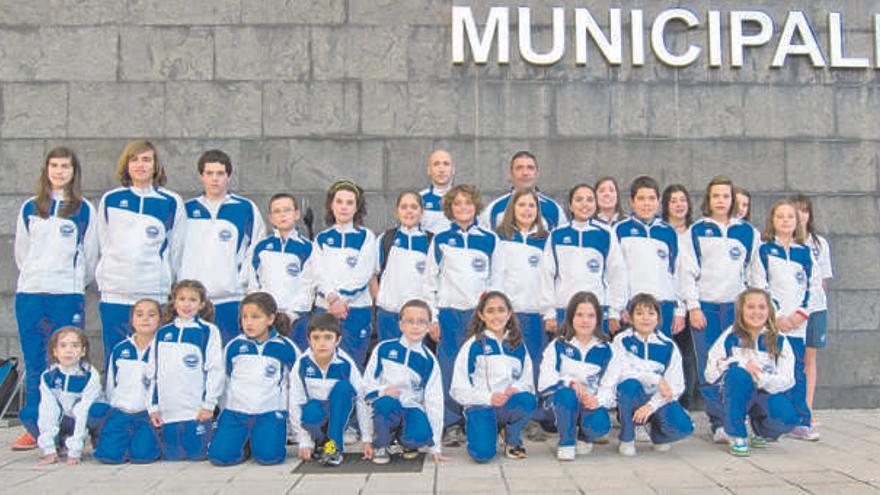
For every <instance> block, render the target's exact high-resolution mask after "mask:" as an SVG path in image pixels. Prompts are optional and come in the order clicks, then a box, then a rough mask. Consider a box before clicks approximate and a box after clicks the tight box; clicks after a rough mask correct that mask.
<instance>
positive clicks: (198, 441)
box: [162, 420, 213, 461]
mask: <svg viewBox="0 0 880 495" xmlns="http://www.w3.org/2000/svg"><path fill="white" fill-rule="evenodd" d="M212 435H213V425H212V422H211V421H204V422H201V421H196V420H191V421H177V422H175V423H165V424H163V425H162V460H163V461H203V460H205V459H206V458H207V457H208V444H209V443H210V442H211V436H212Z"/></svg>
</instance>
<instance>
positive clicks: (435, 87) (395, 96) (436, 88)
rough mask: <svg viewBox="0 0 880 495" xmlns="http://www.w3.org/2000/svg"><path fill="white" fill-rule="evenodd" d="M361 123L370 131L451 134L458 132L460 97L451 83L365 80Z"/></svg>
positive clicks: (375, 133)
mask: <svg viewBox="0 0 880 495" xmlns="http://www.w3.org/2000/svg"><path fill="white" fill-rule="evenodd" d="M362 91H363V96H362V102H363V103H362V105H363V106H362V109H361V127H362V132H363V133H364V134H366V135H379V136H384V135H392V136H402V137H409V136H412V137H447V136H451V135H454V134H456V132H457V126H456V124H457V117H458V112H459V108H460V107H461V106H462V105H465V106H466V105H468V104H470V103H469V102H470V101H472V100H467V101H468V103H464V102H462V101H459V99H458V97H457V94H456V87H455V85H453V84H449V83H441V82H438V83H434V84H430V83H422V82H417V83H410V84H406V83H394V82H364V83H363V86H362Z"/></svg>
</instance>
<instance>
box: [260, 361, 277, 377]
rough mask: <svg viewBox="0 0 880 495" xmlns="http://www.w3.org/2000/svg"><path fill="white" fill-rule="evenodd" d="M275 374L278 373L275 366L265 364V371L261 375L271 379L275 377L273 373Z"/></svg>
mask: <svg viewBox="0 0 880 495" xmlns="http://www.w3.org/2000/svg"><path fill="white" fill-rule="evenodd" d="M277 372H278V367H277V366H275V365H274V364H267V365H266V370H265V371H264V372H263V374H264V375H266V378H272V377H274V376H275V373H277Z"/></svg>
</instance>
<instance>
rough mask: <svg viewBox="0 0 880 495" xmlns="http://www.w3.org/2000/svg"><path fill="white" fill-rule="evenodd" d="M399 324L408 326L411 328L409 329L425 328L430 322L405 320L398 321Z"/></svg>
mask: <svg viewBox="0 0 880 495" xmlns="http://www.w3.org/2000/svg"><path fill="white" fill-rule="evenodd" d="M400 322H401V323H403V324H404V325H408V326H411V327H426V326H428V325H430V324H431V322H430V321H428V320H410V319H405V320H400Z"/></svg>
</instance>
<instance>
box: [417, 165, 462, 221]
mask: <svg viewBox="0 0 880 495" xmlns="http://www.w3.org/2000/svg"><path fill="white" fill-rule="evenodd" d="M428 176H429V177H431V185H430V186H429V187H428V188H427V189H423V190H422V191H421V192H419V194H421V196H422V201H423V202H424V203H425V214H424V215H422V228H423V229H425V230H426V231H428V232H431V233H432V234H437V233H439V232H443V231H444V230H446V229H448V228H449V219H448V218H446V215H444V214H443V204H442V203H443V195H444V194H446V191H448V190H449V188H450V187H452V179H453V178H454V177H455V162H454V161H453V160H452V155H450V154H449V152H448V151H444V150H437V151H435V152H433V153H431V156H430V157H428Z"/></svg>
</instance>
